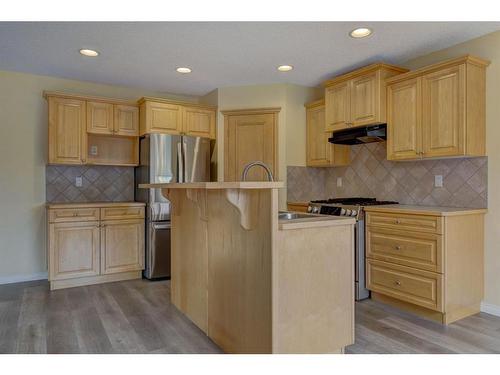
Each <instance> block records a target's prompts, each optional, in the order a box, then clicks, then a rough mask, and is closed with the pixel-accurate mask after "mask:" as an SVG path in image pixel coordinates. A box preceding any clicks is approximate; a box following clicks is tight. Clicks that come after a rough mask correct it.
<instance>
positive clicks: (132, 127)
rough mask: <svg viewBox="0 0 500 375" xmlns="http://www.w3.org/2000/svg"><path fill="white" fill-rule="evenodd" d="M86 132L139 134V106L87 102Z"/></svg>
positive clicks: (135, 135)
mask: <svg viewBox="0 0 500 375" xmlns="http://www.w3.org/2000/svg"><path fill="white" fill-rule="evenodd" d="M87 132H88V133H91V134H107V135H123V136H127V137H138V136H139V108H138V107H137V106H133V105H125V104H113V103H106V102H96V101H88V102H87Z"/></svg>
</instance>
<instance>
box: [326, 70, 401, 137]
mask: <svg viewBox="0 0 500 375" xmlns="http://www.w3.org/2000/svg"><path fill="white" fill-rule="evenodd" d="M407 71H408V70H407V69H404V68H400V67H397V66H393V65H388V64H382V63H378V64H372V65H369V66H366V67H364V68H361V69H358V70H355V71H352V72H350V73H347V74H344V75H341V76H338V77H335V78H334V79H331V80H329V81H327V82H325V131H329V132H332V131H337V130H342V129H346V128H349V127H356V126H363V125H370V124H384V123H385V122H386V86H385V79H386V78H389V77H392V76H395V75H397V74H401V73H405V72H407Z"/></svg>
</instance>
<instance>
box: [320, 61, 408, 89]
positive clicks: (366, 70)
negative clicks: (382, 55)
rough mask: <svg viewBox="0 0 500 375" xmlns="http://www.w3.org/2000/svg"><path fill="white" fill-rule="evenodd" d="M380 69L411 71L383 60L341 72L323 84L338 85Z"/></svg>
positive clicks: (400, 72)
mask: <svg viewBox="0 0 500 375" xmlns="http://www.w3.org/2000/svg"><path fill="white" fill-rule="evenodd" d="M379 69H386V70H391V71H393V72H396V73H398V74H402V73H406V72H408V71H409V70H408V69H406V68H402V67H400V66H396V65H391V64H386V63H383V62H378V63H374V64H370V65H367V66H365V67H362V68H359V69H356V70H352V71H350V72H347V73H345V74H341V75H339V76H336V77H334V78H332V79H329V80H328V81H325V82H324V83H323V86H324V87H328V86H332V85H336V84H337V83H340V82H344V81H348V80H350V79H353V78H356V77H359V76H362V75H365V74H368V73H371V72H375V71H377V70H379Z"/></svg>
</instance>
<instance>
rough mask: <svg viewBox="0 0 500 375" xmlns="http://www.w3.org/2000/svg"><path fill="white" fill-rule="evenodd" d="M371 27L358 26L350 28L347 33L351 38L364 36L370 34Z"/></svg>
mask: <svg viewBox="0 0 500 375" xmlns="http://www.w3.org/2000/svg"><path fill="white" fill-rule="evenodd" d="M372 32H373V31H372V29H369V28H367V27H359V28H357V29H354V30H352V31H351V32H350V33H349V35H350V36H351V37H353V38H364V37H367V36H369V35H371V34H372Z"/></svg>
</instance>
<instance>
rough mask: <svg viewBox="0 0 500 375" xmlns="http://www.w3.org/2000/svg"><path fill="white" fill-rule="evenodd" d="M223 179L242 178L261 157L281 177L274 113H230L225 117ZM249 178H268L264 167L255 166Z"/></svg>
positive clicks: (275, 175)
mask: <svg viewBox="0 0 500 375" xmlns="http://www.w3.org/2000/svg"><path fill="white" fill-rule="evenodd" d="M224 128H225V129H224V132H225V146H224V162H225V167H224V181H241V174H242V172H243V169H244V168H245V166H246V165H247V164H248V163H250V162H253V161H256V160H260V161H262V162H264V163H266V164H267V165H268V166H269V168H271V171H272V172H273V175H274V178H275V180H278V176H277V173H276V172H277V170H278V162H277V160H278V156H277V153H278V139H277V132H278V120H277V114H274V113H262V114H259V113H256V114H242V115H227V116H226V119H225V127H224ZM247 180H248V181H267V174H266V173H265V171H264V169H263V168H260V167H254V168H252V169H251V170H250V171H249V173H248V175H247Z"/></svg>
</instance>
